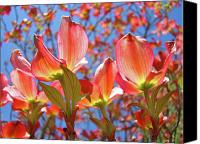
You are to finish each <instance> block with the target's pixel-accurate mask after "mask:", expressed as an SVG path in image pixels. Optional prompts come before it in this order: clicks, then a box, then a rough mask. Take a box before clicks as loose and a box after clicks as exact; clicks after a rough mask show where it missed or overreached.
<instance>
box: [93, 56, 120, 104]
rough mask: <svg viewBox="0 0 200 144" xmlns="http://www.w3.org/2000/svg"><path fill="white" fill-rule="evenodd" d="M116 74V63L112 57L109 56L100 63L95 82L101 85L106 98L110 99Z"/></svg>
mask: <svg viewBox="0 0 200 144" xmlns="http://www.w3.org/2000/svg"><path fill="white" fill-rule="evenodd" d="M116 74H117V69H116V65H115V62H114V61H113V60H112V59H111V58H107V59H106V60H105V61H104V62H103V63H102V64H100V65H99V67H98V68H97V70H96V72H95V76H94V83H95V84H96V85H98V86H99V89H100V92H101V94H102V95H103V98H104V100H108V98H109V96H110V94H111V91H112V88H113V86H114V81H115V77H116Z"/></svg>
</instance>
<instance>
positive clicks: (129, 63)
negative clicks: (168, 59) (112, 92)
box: [115, 33, 154, 85]
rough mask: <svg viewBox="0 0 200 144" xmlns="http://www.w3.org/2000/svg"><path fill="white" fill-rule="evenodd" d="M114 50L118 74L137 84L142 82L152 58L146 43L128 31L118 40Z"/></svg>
mask: <svg viewBox="0 0 200 144" xmlns="http://www.w3.org/2000/svg"><path fill="white" fill-rule="evenodd" d="M115 52H116V62H117V67H118V70H119V72H120V74H123V75H124V76H125V77H127V78H128V79H130V80H131V81H132V82H134V83H136V84H137V85H141V84H143V83H144V82H145V80H146V77H147V76H148V74H149V73H150V71H151V69H152V64H153V60H154V56H153V51H152V49H150V48H149V47H148V43H147V42H146V41H145V40H144V39H141V38H139V37H136V36H133V35H131V34H130V33H129V34H127V35H125V36H124V37H122V38H121V39H120V40H119V41H118V43H117V46H116V48H115Z"/></svg>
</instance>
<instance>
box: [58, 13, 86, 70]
mask: <svg viewBox="0 0 200 144" xmlns="http://www.w3.org/2000/svg"><path fill="white" fill-rule="evenodd" d="M57 42H58V57H59V59H64V60H65V61H66V63H67V67H68V68H69V69H70V70H73V69H74V68H75V66H76V65H77V64H78V63H79V62H80V61H81V60H82V59H83V58H84V56H85V54H86V51H87V48H88V38H87V35H86V33H85V30H84V29H83V28H82V27H81V26H80V25H79V24H77V23H75V22H72V21H71V18H70V17H66V16H63V17H62V21H61V25H60V29H59V32H58V38H57Z"/></svg>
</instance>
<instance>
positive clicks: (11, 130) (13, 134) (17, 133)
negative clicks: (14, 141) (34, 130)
mask: <svg viewBox="0 0 200 144" xmlns="http://www.w3.org/2000/svg"><path fill="white" fill-rule="evenodd" d="M1 133H2V137H3V138H25V137H26V135H27V131H26V127H25V126H24V125H23V124H22V123H21V122H20V121H12V122H8V123H5V124H3V125H2V127H1Z"/></svg>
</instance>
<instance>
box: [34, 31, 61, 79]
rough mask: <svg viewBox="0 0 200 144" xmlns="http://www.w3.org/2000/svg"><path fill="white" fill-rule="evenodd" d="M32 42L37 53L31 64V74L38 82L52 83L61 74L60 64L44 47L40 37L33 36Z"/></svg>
mask: <svg viewBox="0 0 200 144" xmlns="http://www.w3.org/2000/svg"><path fill="white" fill-rule="evenodd" d="M34 42H35V46H36V48H37V49H38V51H37V53H36V55H35V56H34V58H33V61H32V63H31V69H32V73H33V74H34V76H35V77H36V78H37V79H39V80H43V81H52V80H54V79H55V77H56V76H57V75H59V74H62V69H61V68H60V65H61V63H62V62H61V61H59V60H58V59H57V58H56V57H54V56H53V55H52V54H51V53H50V51H49V50H48V49H47V48H46V47H45V45H44V43H43V39H42V37H41V36H37V35H35V36H34Z"/></svg>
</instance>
